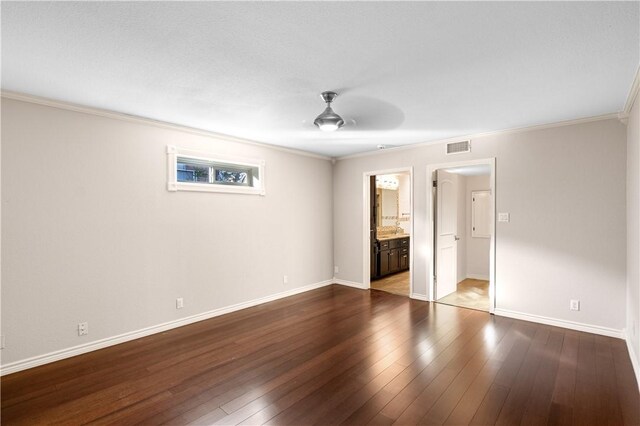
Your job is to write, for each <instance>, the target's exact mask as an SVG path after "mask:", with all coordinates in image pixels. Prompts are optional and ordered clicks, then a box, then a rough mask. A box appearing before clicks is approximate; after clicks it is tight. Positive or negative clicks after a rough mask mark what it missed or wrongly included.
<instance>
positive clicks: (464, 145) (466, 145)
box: [447, 141, 471, 154]
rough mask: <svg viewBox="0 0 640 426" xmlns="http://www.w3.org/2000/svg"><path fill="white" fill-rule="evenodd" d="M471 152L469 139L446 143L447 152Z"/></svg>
mask: <svg viewBox="0 0 640 426" xmlns="http://www.w3.org/2000/svg"><path fill="white" fill-rule="evenodd" d="M463 152H471V141H462V142H451V143H448V144H447V154H461V153H463Z"/></svg>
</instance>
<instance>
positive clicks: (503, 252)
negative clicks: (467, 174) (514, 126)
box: [334, 119, 626, 331]
mask: <svg viewBox="0 0 640 426" xmlns="http://www.w3.org/2000/svg"><path fill="white" fill-rule="evenodd" d="M491 157H495V158H496V197H497V198H496V203H497V205H496V208H497V211H498V212H509V213H510V214H511V221H510V222H509V223H503V222H498V223H496V303H497V308H499V309H502V310H503V312H504V311H507V310H508V311H510V312H519V313H526V314H529V315H536V316H539V317H544V318H551V319H556V320H564V321H572V322H576V323H582V324H587V325H593V326H599V327H603V328H607V329H611V330H617V331H621V330H622V329H623V328H624V326H625V312H624V309H620V307H621V306H625V298H626V297H625V296H626V270H625V264H626V255H625V251H626V247H625V241H626V226H625V223H626V219H625V216H626V211H625V198H626V191H625V186H626V185H625V179H626V177H625V168H626V129H625V126H624V125H623V124H622V123H621V122H620V121H619V120H617V119H607V120H598V121H590V122H583V123H578V124H571V125H564V126H559V127H549V128H539V129H532V130H527V131H517V132H510V133H498V134H493V135H488V136H484V137H478V138H475V139H474V140H472V152H471V153H465V154H456V155H450V156H448V155H446V153H445V145H444V144H434V145H423V146H419V147H414V148H407V149H399V150H393V149H389V150H385V151H380V152H377V153H374V154H372V155H366V156H364V155H363V156H354V157H351V158H345V159H341V160H339V161H337V163H336V164H335V166H334V182H340V185H335V186H334V259H335V262H336V265H339V267H340V277H341V278H342V279H345V280H349V281H353V282H358V283H361V282H362V280H363V276H362V273H363V272H362V271H363V265H362V263H363V258H362V257H363V253H362V245H363V241H364V237H365V236H364V235H363V226H362V220H363V219H362V211H363V206H362V200H363V196H362V194H363V188H362V182H363V173H365V172H368V171H374V170H381V169H392V168H401V167H408V166H413V167H414V235H413V242H414V244H415V245H414V252H413V253H414V263H413V265H414V275H413V277H414V292H415V293H418V294H420V295H422V297H426V295H427V294H428V293H427V282H428V281H427V277H428V276H429V274H431V273H432V272H431V271H429V270H427V259H428V258H429V256H431V250H432V248H430V247H429V245H428V244H427V243H426V241H427V227H428V226H430V223H429V220H428V214H427V211H426V200H427V198H426V197H427V191H428V190H429V191H430V189H429V188H428V185H427V176H426V168H427V165H428V164H440V163H446V162H459V161H465V160H471V159H483V158H491ZM429 193H430V192H429ZM605 295H606V297H605ZM571 299H579V300H580V301H581V310H580V311H570V310H569V301H570V300H571Z"/></svg>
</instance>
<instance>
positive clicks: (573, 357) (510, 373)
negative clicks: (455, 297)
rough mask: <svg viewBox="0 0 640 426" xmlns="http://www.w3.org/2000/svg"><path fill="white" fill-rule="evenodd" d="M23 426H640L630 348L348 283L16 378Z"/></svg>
mask: <svg viewBox="0 0 640 426" xmlns="http://www.w3.org/2000/svg"><path fill="white" fill-rule="evenodd" d="M2 423H3V424H6V425H10V424H30V425H32V424H39V423H63V424H81V423H96V424H107V423H111V424H133V423H143V424H172V425H182V424H237V423H243V424H262V423H267V424H296V425H311V424H317V425H326V424H338V423H341V424H353V425H361V424H392V423H395V424H452V425H463V424H502V425H516V424H573V425H590V424H592V425H605V424H614V425H622V424H628V425H638V424H640V405H639V395H638V387H637V385H636V382H635V377H634V374H633V370H632V367H631V362H630V360H629V356H628V354H627V349H626V346H625V343H624V341H622V340H619V339H613V338H608V337H602V336H596V335H592V334H587V333H580V332H575V331H570V330H565V329H560V328H555V327H549V326H544V325H539V324H533V323H528V322H524V321H517V320H512V319H508V318H501V317H493V316H491V315H489V314H487V313H484V312H479V311H474V310H468V309H461V308H456V307H452V306H447V305H442V304H432V303H427V302H420V301H415V300H411V299H408V298H406V297H400V296H396V295H392V294H389V293H385V292H382V291H376V290H371V291H361V290H356V289H352V288H348V287H342V286H338V285H333V286H329V287H324V288H321V289H318V290H314V291H311V292H307V293H304V294H300V295H297V296H293V297H289V298H286V299H282V300H278V301H275V302H271V303H267V304H264V305H260V306H257V307H254V308H250V309H245V310H242V311H238V312H235V313H232V314H228V315H224V316H221V317H217V318H213V319H211V320H207V321H202V322H199V323H196V324H192V325H189V326H186V327H182V328H179V329H174V330H171V331H167V332H164V333H161V334H157V335H153V336H149V337H146V338H143V339H139V340H135V341H132V342H128V343H124V344H121V345H118V346H113V347H110V348H106V349H103V350H100V351H96V352H91V353H88V354H85V355H81V356H78V357H75V358H70V359H67V360H63V361H59V362H56V363H53V364H49V365H45V366H42V367H38V368H33V369H30V370H26V371H23V372H19V373H15V374H12V375H9V376H6V377H3V378H2Z"/></svg>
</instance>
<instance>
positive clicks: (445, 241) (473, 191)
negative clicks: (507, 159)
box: [428, 159, 495, 312]
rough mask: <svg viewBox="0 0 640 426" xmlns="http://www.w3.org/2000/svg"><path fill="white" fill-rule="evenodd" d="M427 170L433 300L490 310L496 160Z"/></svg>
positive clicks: (493, 303) (491, 310)
mask: <svg viewBox="0 0 640 426" xmlns="http://www.w3.org/2000/svg"><path fill="white" fill-rule="evenodd" d="M428 173H429V174H428V177H429V180H430V181H431V182H432V183H433V184H432V185H431V186H432V191H431V194H430V196H429V197H428V199H429V200H430V201H431V203H430V213H431V214H430V217H431V219H432V221H431V226H430V230H431V241H432V244H431V247H432V253H431V254H432V255H431V256H430V271H433V273H432V274H430V275H431V276H430V280H429V281H430V294H431V300H433V301H436V302H438V303H443V304H448V305H454V306H458V307H463V308H470V309H477V310H481V311H486V312H493V310H494V308H495V280H494V269H495V268H494V259H495V256H494V242H495V238H494V215H495V201H494V198H495V197H494V195H495V190H494V186H495V185H494V182H495V178H494V161H493V159H490V160H480V161H476V162H464V163H455V164H442V165H432V166H430V167H429V168H428Z"/></svg>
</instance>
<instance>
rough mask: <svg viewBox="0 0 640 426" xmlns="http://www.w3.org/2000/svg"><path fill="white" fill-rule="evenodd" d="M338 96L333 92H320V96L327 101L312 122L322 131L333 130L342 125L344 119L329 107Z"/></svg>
mask: <svg viewBox="0 0 640 426" xmlns="http://www.w3.org/2000/svg"><path fill="white" fill-rule="evenodd" d="M336 96H338V94H337V93H335V92H322V94H321V95H320V97H321V98H322V100H324V101H325V102H326V103H327V108H325V110H324V111H323V112H322V114H320V115H319V116H317V117H316V119H315V120H314V122H313V124H315V125H316V126H318V128H320V130H322V131H323V132H334V131H336V130H338V129H339V128H340V127H342V126H344V120H343V119H342V117H340V116H339V115H338V114H336V113H335V112H333V110H332V109H331V102H333V100H334V99H335V98H336Z"/></svg>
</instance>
